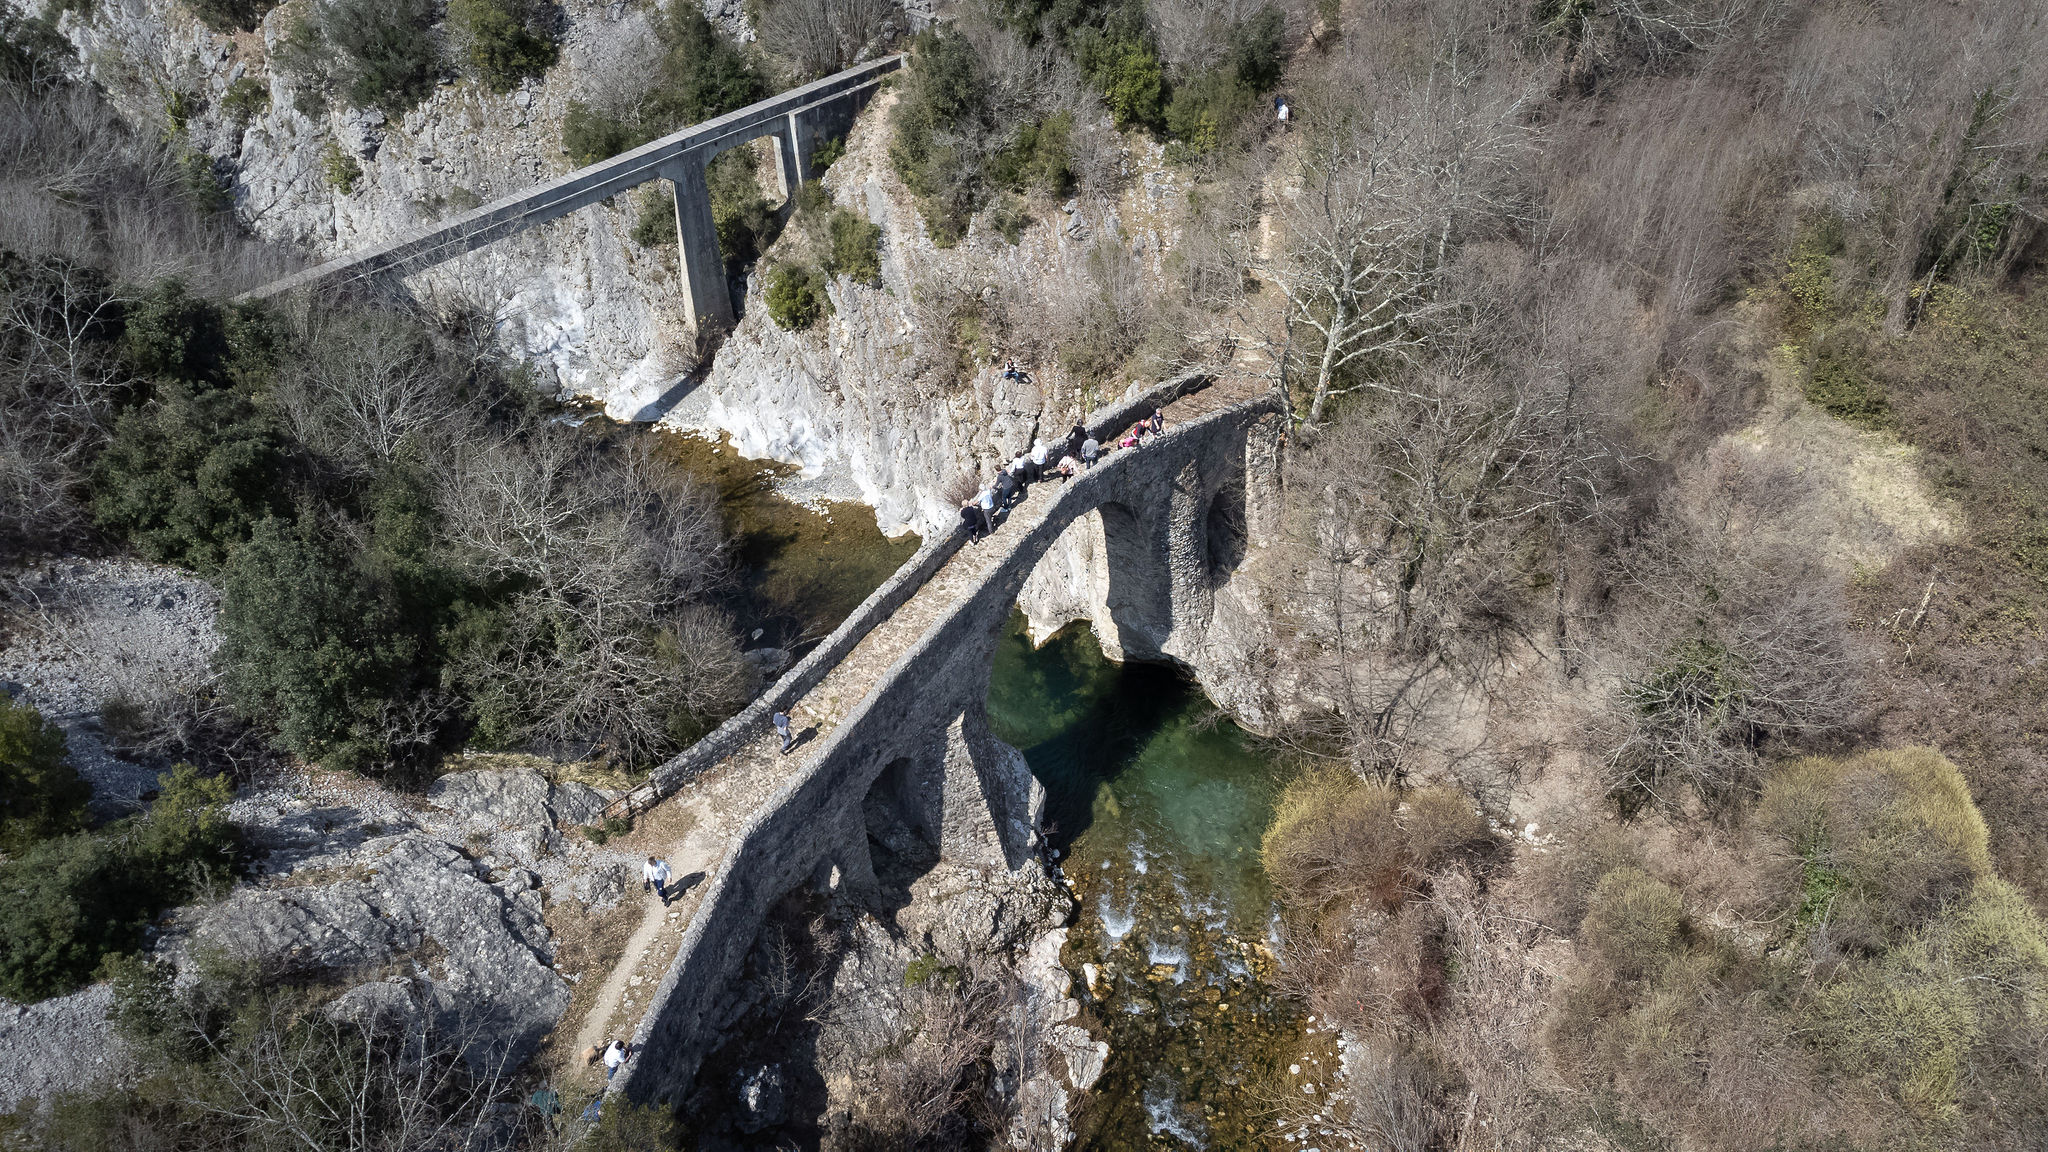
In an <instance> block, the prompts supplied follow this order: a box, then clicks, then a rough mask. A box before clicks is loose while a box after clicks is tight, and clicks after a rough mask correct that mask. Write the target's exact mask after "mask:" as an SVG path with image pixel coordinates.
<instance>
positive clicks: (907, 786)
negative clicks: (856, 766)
mask: <svg viewBox="0 0 2048 1152" xmlns="http://www.w3.org/2000/svg"><path fill="white" fill-rule="evenodd" d="M923 775H924V774H923V773H921V772H919V771H918V768H917V763H916V762H915V761H914V760H912V759H911V758H910V757H908V756H899V757H897V758H896V759H894V760H891V761H890V762H889V763H888V765H887V766H886V767H884V768H883V769H882V771H881V773H880V774H879V775H877V776H876V777H875V782H874V783H873V784H871V785H869V786H868V794H867V796H866V797H864V798H863V799H862V800H861V806H860V807H861V823H862V824H863V825H864V826H865V827H866V829H867V834H868V851H869V854H870V855H871V856H872V857H873V859H874V864H875V879H876V881H877V882H879V883H880V884H881V886H882V887H883V888H884V889H885V890H888V889H899V888H908V887H909V885H910V882H911V881H913V880H915V879H917V878H918V877H919V876H922V875H924V874H925V873H926V872H929V871H931V869H932V866H933V865H934V864H937V863H938V862H939V830H938V829H937V828H936V827H934V826H933V820H932V816H931V813H930V811H929V806H928V805H927V804H924V803H922V802H921V801H920V797H921V796H923V795H925V794H927V789H925V788H924V787H923V785H924V783H925V782H924V781H923V779H922V777H923Z"/></svg>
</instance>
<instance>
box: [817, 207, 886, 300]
mask: <svg viewBox="0 0 2048 1152" xmlns="http://www.w3.org/2000/svg"><path fill="white" fill-rule="evenodd" d="M830 227H831V235H832V252H831V256H830V258H829V259H827V260H826V262H825V271H826V272H828V273H830V274H832V275H835V276H845V277H847V278H848V279H850V280H854V281H857V282H859V283H862V284H878V283H880V282H881V279H882V230H881V228H880V227H878V226H876V225H874V224H871V223H869V222H868V219H867V217H865V216H862V215H859V214H858V213H854V212H848V211H847V210H846V209H844V208H839V209H835V210H834V211H833V213H832V223H831V226H830Z"/></svg>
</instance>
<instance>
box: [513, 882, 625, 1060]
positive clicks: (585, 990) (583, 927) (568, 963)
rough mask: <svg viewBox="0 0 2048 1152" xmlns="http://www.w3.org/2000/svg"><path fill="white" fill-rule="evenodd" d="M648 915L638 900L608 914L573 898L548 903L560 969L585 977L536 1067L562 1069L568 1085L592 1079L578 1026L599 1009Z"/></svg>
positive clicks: (572, 987)
mask: <svg viewBox="0 0 2048 1152" xmlns="http://www.w3.org/2000/svg"><path fill="white" fill-rule="evenodd" d="M644 911H645V909H644V908H642V907H641V905H640V902H639V901H637V900H632V899H627V900H621V901H620V902H619V904H618V905H617V906H616V907H613V908H609V909H606V910H604V911H602V912H592V911H591V910H590V909H588V908H587V907H585V906H584V905H583V904H582V903H581V902H580V901H577V900H576V899H574V898H573V897H571V898H561V899H552V900H549V901H548V903H547V907H546V908H545V910H544V912H543V919H544V920H545V921H546V922H547V926H548V931H549V933H550V934H552V936H553V937H554V943H555V968H556V970H557V971H559V972H561V973H562V975H563V976H564V977H568V976H579V977H580V979H578V980H577V981H576V982H575V983H573V984H571V985H570V994H569V1008H568V1010H567V1011H565V1012H563V1013H562V1019H561V1022H560V1023H559V1024H558V1025H556V1027H555V1030H554V1031H552V1032H550V1033H548V1034H547V1036H546V1037H545V1038H544V1039H543V1040H542V1041H541V1044H540V1047H539V1048H538V1049H536V1050H535V1052H534V1055H533V1057H532V1061H533V1066H534V1067H536V1068H551V1069H558V1070H559V1071H558V1072H557V1073H556V1074H557V1076H558V1077H560V1078H561V1079H562V1080H564V1081H566V1080H569V1079H574V1078H586V1079H587V1078H588V1070H587V1069H586V1068H585V1067H584V1066H583V1062H582V1059H581V1054H580V1053H578V1052H576V1051H574V1050H573V1049H574V1047H575V1040H576V1034H577V1028H578V1027H579V1026H580V1025H581V1024H582V1023H583V1020H584V1018H585V1017H587V1016H589V1015H590V1013H591V1011H592V1010H593V1009H594V1008H596V1006H597V995H598V992H599V990H600V989H602V988H603V987H604V982H605V977H606V976H607V975H609V974H610V972H611V970H612V968H613V966H615V965H616V964H618V962H619V959H620V958H621V957H623V956H624V955H625V954H626V943H627V941H629V940H631V939H632V937H633V930H634V929H635V928H636V927H638V926H639V923H640V918H641V915H642V913H643V912H644Z"/></svg>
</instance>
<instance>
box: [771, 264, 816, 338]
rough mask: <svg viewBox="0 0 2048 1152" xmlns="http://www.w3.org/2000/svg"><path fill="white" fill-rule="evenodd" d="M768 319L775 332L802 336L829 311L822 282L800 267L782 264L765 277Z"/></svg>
mask: <svg viewBox="0 0 2048 1152" xmlns="http://www.w3.org/2000/svg"><path fill="white" fill-rule="evenodd" d="M766 299H767V303H768V317H769V319H771V320H773V321H775V325H776V327H778V328H783V329H787V330H788V331H791V332H802V331H804V330H806V329H808V328H809V327H810V326H811V325H813V324H816V323H817V322H818V320H819V319H820V318H821V317H823V316H824V315H826V313H827V312H829V311H830V310H831V307H832V301H831V300H830V299H829V298H827V297H826V295H825V278H824V276H823V275H821V274H820V273H818V272H817V271H816V270H814V269H812V268H809V267H807V266H805V265H802V264H784V265H782V266H781V267H779V268H776V269H775V270H773V271H771V272H769V273H768V291H767V293H766Z"/></svg>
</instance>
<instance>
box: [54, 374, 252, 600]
mask: <svg viewBox="0 0 2048 1152" xmlns="http://www.w3.org/2000/svg"><path fill="white" fill-rule="evenodd" d="M288 466H289V455H288V448H287V442H286V439H285V437H284V435H283V433H282V432H281V431H279V430H278V428H277V426H276V424H275V423H274V421H273V420H272V419H271V418H270V417H269V416H267V415H265V414H263V413H262V412H260V411H258V410H257V408H256V406H255V405H254V404H253V403H251V402H250V401H249V399H248V398H246V397H244V396H239V395H236V394H235V393H233V392H229V391H225V390H217V389H196V388H194V387H193V386H191V385H188V384H184V383H177V384H172V385H169V386H167V387H165V388H164V389H163V390H162V391H161V392H160V394H159V398H158V400H157V401H156V402H154V403H152V404H150V405H148V406H146V407H143V408H140V409H137V410H135V411H130V412H126V413H123V414H122V415H121V417H120V419H119V420H118V421H117V422H116V423H115V425H114V435H113V438H112V440H111V441H110V442H109V443H108V445H107V447H106V450H105V451H104V452H103V453H101V455H100V458H99V459H98V460H97V461H95V463H94V467H93V472H92V477H93V497H92V513H93V518H94V520H96V521H97V522H98V523H99V525H100V526H101V527H103V528H106V529H108V530H109V531H112V532H116V533H119V534H120V535H122V536H124V537H126V538H127V539H128V541H129V542H130V543H131V544H133V545H134V546H135V549H136V550H137V551H138V552H140V553H142V555H143V556H145V557H147V558H149V559H151V560H156V561H160V562H163V563H170V564H183V565H185V566H187V567H190V568H194V569H197V570H200V571H211V570H213V569H215V568H218V567H219V566H220V565H221V564H222V563H224V562H225V561H226V560H227V557H228V553H229V552H230V551H231V550H233V548H234V547H235V546H236V545H237V544H239V543H241V542H242V541H243V540H246V539H248V537H249V534H250V532H251V531H252V530H253V529H254V527H255V525H256V522H257V521H259V520H262V519H263V518H265V517H267V516H285V515H290V514H291V508H292V496H291V492H290V489H289V487H288V485H287V477H288V474H289V473H288Z"/></svg>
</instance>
